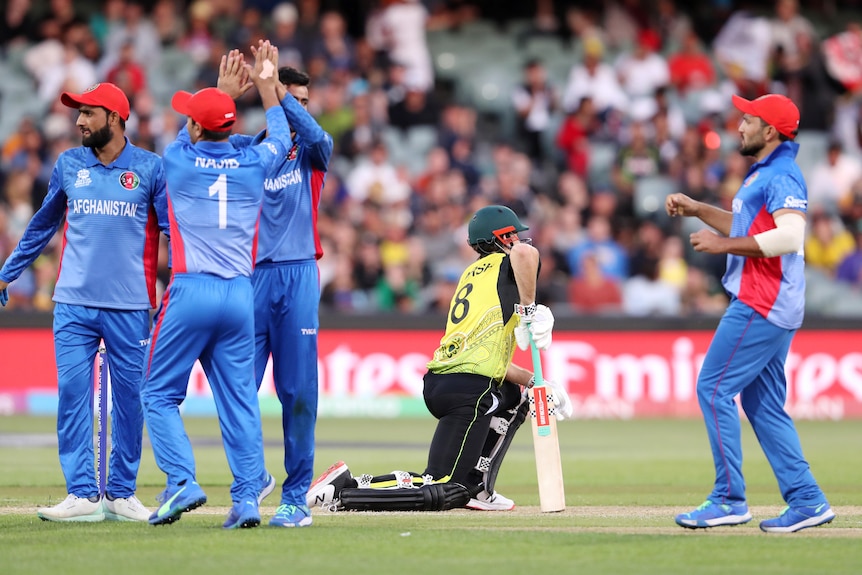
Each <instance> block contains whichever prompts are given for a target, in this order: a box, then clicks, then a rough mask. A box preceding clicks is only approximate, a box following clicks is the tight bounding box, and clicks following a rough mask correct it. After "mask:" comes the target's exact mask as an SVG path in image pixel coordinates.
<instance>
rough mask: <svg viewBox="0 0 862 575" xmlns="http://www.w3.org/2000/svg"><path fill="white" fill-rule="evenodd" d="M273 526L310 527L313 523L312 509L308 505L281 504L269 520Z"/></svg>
mask: <svg viewBox="0 0 862 575" xmlns="http://www.w3.org/2000/svg"><path fill="white" fill-rule="evenodd" d="M269 524H270V526H271V527H308V526H309V525H311V510H310V509H309V508H308V506H307V505H284V504H282V505H279V506H278V509H276V510H275V515H274V516H273V518H272V519H270V520H269Z"/></svg>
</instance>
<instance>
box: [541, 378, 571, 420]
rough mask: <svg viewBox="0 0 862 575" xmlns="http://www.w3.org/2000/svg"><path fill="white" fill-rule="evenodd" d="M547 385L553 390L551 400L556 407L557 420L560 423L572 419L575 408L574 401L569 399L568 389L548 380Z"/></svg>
mask: <svg viewBox="0 0 862 575" xmlns="http://www.w3.org/2000/svg"><path fill="white" fill-rule="evenodd" d="M545 385H546V386H548V387H549V388H551V399H552V400H553V402H554V405H555V406H556V409H555V410H554V413H555V414H556V416H557V419H558V420H560V421H562V420H564V419H571V418H572V414H573V413H574V408H573V407H572V400H571V399H569V393H568V392H567V391H566V388H565V387H563V385H562V384H560V383H554V382H553V381H548V380H545Z"/></svg>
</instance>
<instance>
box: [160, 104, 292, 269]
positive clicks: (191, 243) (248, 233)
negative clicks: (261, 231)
mask: <svg viewBox="0 0 862 575" xmlns="http://www.w3.org/2000/svg"><path fill="white" fill-rule="evenodd" d="M266 122H267V128H268V133H269V137H267V138H266V139H265V140H263V142H262V143H261V144H259V145H257V146H251V147H248V148H242V149H237V148H235V147H234V146H233V145H232V144H230V143H229V142H228V141H223V142H211V141H198V142H197V143H196V144H192V143H191V140H190V138H189V135H188V131H187V130H186V129H185V128H183V129H182V130H181V131H180V134H179V136H178V137H177V139H176V141H174V142H173V143H171V144H170V145H169V146H168V147H167V148H166V149H165V154H164V162H165V176H166V179H167V196H168V215H169V217H170V224H171V257H172V261H173V272H174V273H208V274H212V275H215V276H218V277H223V278H233V277H237V276H251V272H252V270H253V268H254V262H255V251H256V248H257V233H258V220H259V217H260V208H261V202H262V201H263V181H264V178H265V177H266V174H267V173H268V172H269V171H270V170H271V168H272V166H273V165H275V163H276V162H278V161H279V160H280V159H281V158H282V157H284V155H285V154H286V153H287V150H288V148H289V146H290V128H289V127H288V124H287V119H286V118H285V117H284V112H283V111H282V109H281V108H280V107H278V106H273V107H271V108H270V109H268V110H267V111H266Z"/></svg>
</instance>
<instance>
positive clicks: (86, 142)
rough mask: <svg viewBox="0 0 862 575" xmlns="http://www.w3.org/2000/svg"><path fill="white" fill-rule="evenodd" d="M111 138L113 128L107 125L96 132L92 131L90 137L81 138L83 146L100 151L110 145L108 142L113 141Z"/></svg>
mask: <svg viewBox="0 0 862 575" xmlns="http://www.w3.org/2000/svg"><path fill="white" fill-rule="evenodd" d="M111 136H112V134H111V127H110V126H109V125H108V124H105V125H104V126H102V127H101V128H99V129H98V130H96V131H95V132H93V131H91V132H90V135H89V136H83V137H82V138H81V145H82V146H86V147H88V148H93V149H95V150H98V149H100V148H104V147H105V146H107V145H108V142H110V141H111Z"/></svg>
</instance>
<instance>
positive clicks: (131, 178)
mask: <svg viewBox="0 0 862 575" xmlns="http://www.w3.org/2000/svg"><path fill="white" fill-rule="evenodd" d="M120 185H121V186H123V187H124V188H125V189H127V190H134V189H136V188H137V187H138V186H139V185H141V178H139V177H138V174H136V173H135V172H123V173H122V174H120Z"/></svg>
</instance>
